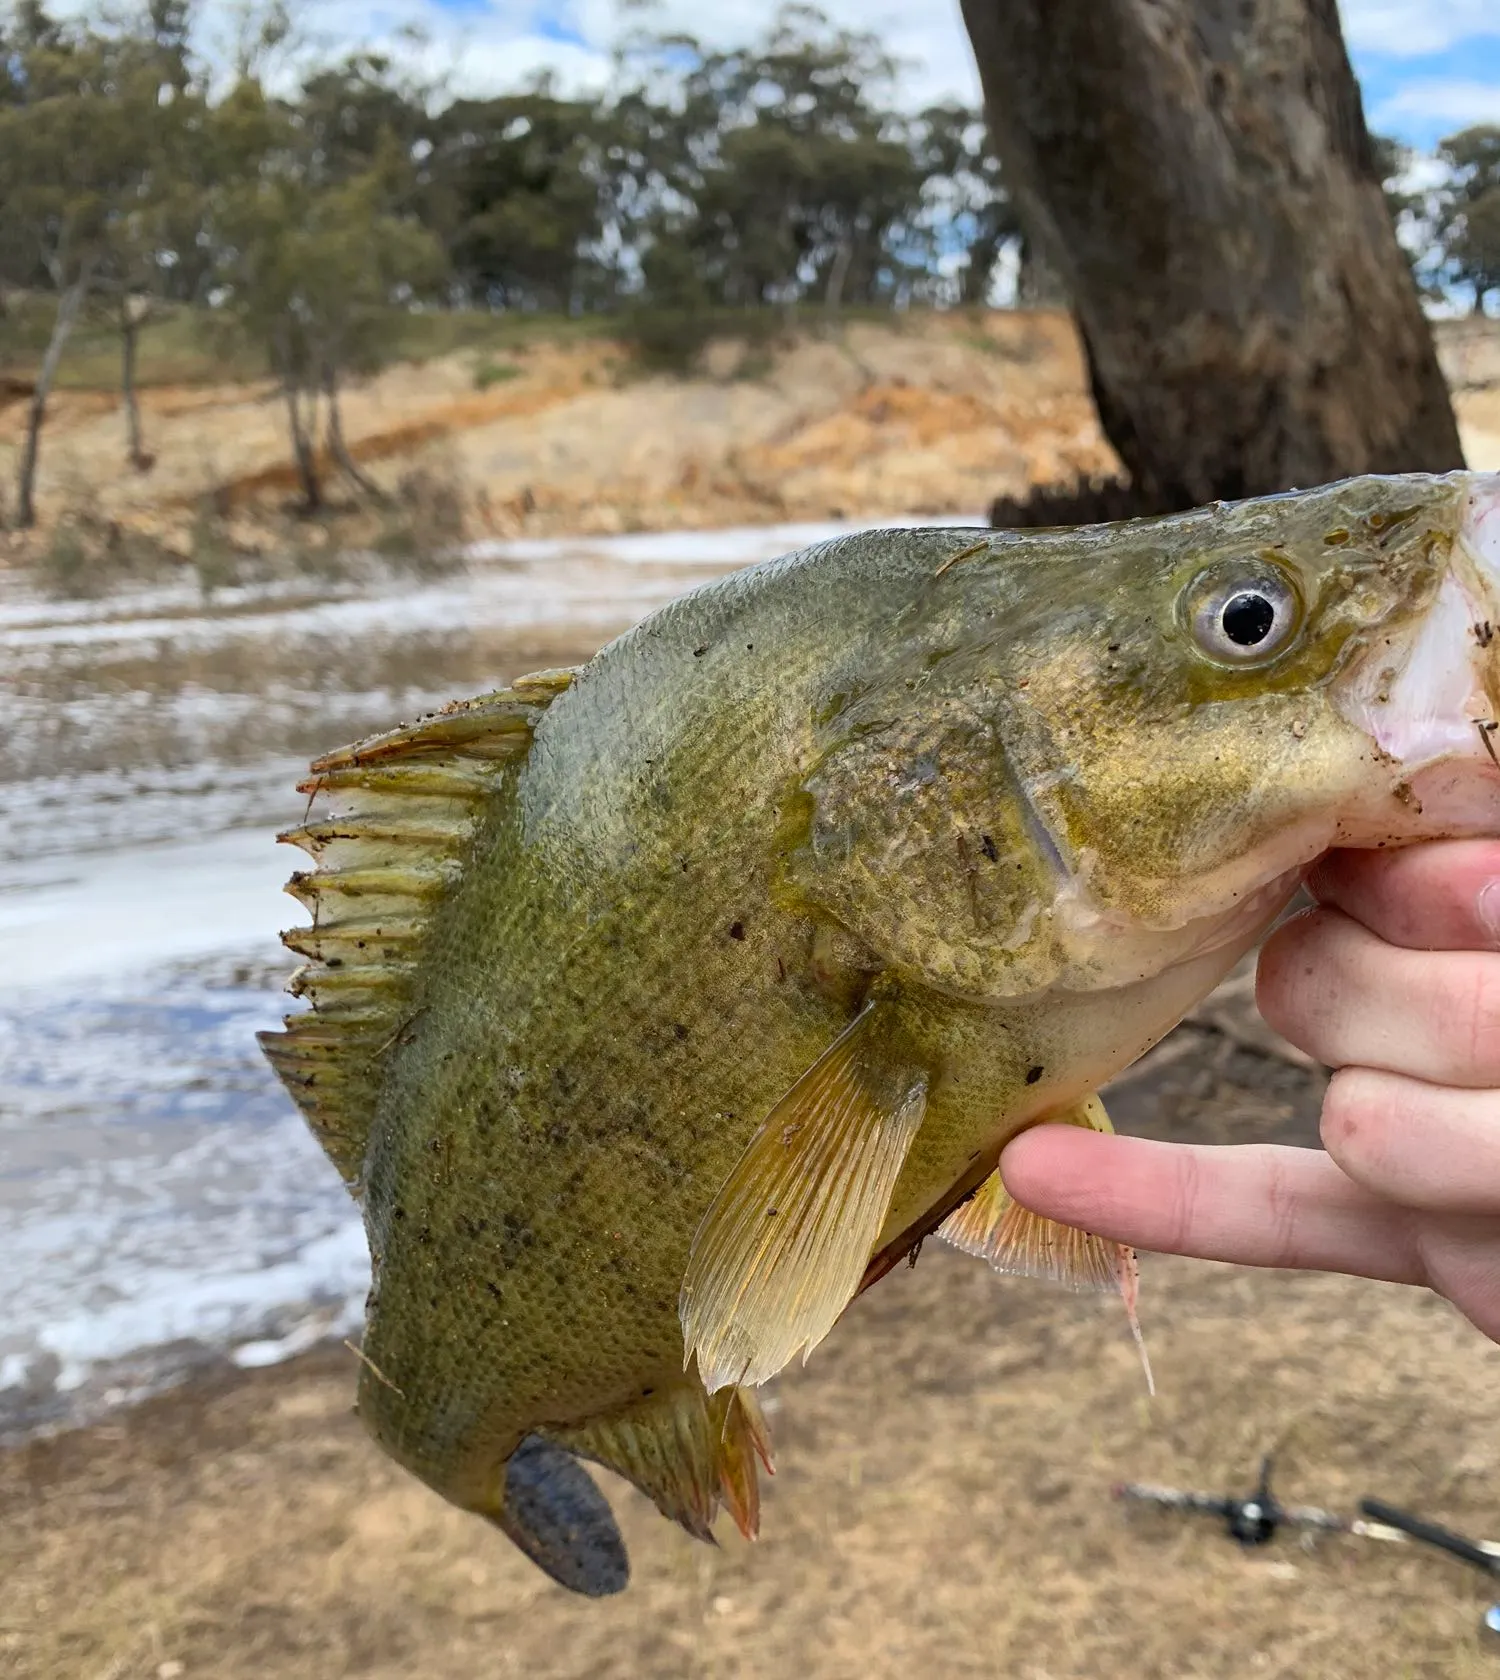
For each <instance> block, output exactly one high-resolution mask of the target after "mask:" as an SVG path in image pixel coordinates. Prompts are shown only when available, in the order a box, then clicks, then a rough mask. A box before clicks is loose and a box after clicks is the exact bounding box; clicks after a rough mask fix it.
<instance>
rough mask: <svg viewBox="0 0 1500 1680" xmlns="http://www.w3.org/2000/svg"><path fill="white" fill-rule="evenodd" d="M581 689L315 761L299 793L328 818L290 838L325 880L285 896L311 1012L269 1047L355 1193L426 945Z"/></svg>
mask: <svg viewBox="0 0 1500 1680" xmlns="http://www.w3.org/2000/svg"><path fill="white" fill-rule="evenodd" d="M572 679H573V673H572V672H571V671H538V672H536V673H534V674H533V675H531V676H527V677H520V678H518V679H517V680H516V682H515V683H514V684H512V686H511V687H510V688H508V689H502V690H500V691H499V692H498V693H495V694H485V695H481V696H480V697H479V698H478V699H477V700H460V701H455V702H454V703H453V704H452V705H451V706H446V707H444V708H443V710H442V711H440V712H434V713H433V714H432V715H431V716H430V717H426V718H422V719H420V720H419V721H418V722H416V723H414V724H409V725H404V726H403V727H402V728H400V729H393V730H390V731H389V732H388V733H386V734H384V735H376V736H373V737H371V738H370V739H369V740H366V741H360V742H358V743H356V744H355V745H354V746H351V747H342V748H340V749H339V750H338V751H337V752H332V753H329V754H327V755H326V756H325V757H323V758H320V759H318V760H316V761H315V763H314V764H313V765H312V769H311V773H310V774H309V776H308V777H307V779H306V780H304V781H303V782H301V783H299V784H298V790H299V792H302V793H306V794H307V795H309V808H310V807H311V804H312V801H313V800H314V799H317V798H320V797H321V798H323V799H326V801H327V802H328V804H329V806H330V807H331V809H330V810H329V811H328V813H327V814H326V815H320V816H319V818H318V819H317V820H316V821H312V822H306V823H304V824H303V825H302V826H301V827H300V828H295V829H291V830H289V831H288V832H287V833H285V834H283V835H281V836H280V838H281V839H282V840H285V841H287V842H289V843H290V844H292V845H294V846H300V847H301V848H302V849H303V850H304V851H305V852H307V853H309V854H310V855H311V856H312V858H313V859H314V860H315V862H316V865H317V867H316V868H314V869H311V870H307V871H304V872H301V873H299V874H296V875H294V876H293V877H292V879H291V881H290V882H289V883H288V886H287V891H288V892H289V893H291V895H292V896H293V897H294V898H296V899H298V900H300V901H301V903H303V904H304V905H306V906H307V908H308V910H309V911H311V913H312V918H313V921H312V926H311V927H302V928H294V929H293V930H292V931H291V932H290V933H285V934H283V935H282V940H283V942H284V943H285V944H286V945H288V946H289V947H290V948H291V949H292V950H294V951H299V952H301V953H302V955H304V956H305V957H307V958H308V959H309V960H308V962H307V963H306V965H305V966H304V967H302V968H300V969H298V971H297V972H296V974H294V975H293V976H292V979H291V982H290V985H289V988H288V989H289V990H290V991H291V992H293V993H294V994H295V995H297V996H299V997H305V998H306V999H307V1000H308V1001H309V1003H310V1004H311V1005H312V1007H311V1009H310V1010H309V1011H308V1012H307V1013H306V1014H303V1015H289V1016H288V1017H287V1018H286V1030H285V1031H284V1032H279V1033H262V1034H261V1035H260V1042H261V1048H262V1049H263V1050H264V1051H265V1053H266V1056H267V1058H268V1059H269V1060H270V1063H271V1065H272V1066H273V1067H274V1068H275V1069H276V1071H277V1073H279V1074H280V1075H281V1078H282V1081H283V1083H284V1084H285V1085H286V1087H287V1089H288V1090H289V1091H290V1092H291V1094H292V1097H293V1098H294V1100H295V1101H296V1103H297V1106H298V1107H299V1108H300V1109H301V1110H302V1112H303V1114H304V1115H305V1116H306V1118H307V1122H308V1125H309V1126H310V1127H311V1128H312V1131H313V1134H314V1136H316V1138H317V1139H318V1141H319V1143H321V1144H322V1145H323V1148H324V1150H325V1151H326V1152H327V1153H328V1155H329V1157H330V1158H331V1159H332V1161H333V1163H334V1165H335V1166H336V1167H337V1168H338V1169H339V1171H340V1172H341V1173H342V1174H343V1176H344V1180H345V1182H346V1183H347V1184H348V1185H349V1186H350V1187H351V1189H354V1190H355V1191H356V1192H357V1190H358V1187H359V1179H360V1174H361V1171H362V1170H363V1166H364V1158H365V1149H366V1146H367V1143H368V1141H369V1133H370V1123H371V1119H372V1117H373V1115H374V1111H375V1102H376V1097H377V1095H378V1091H379V1080H380V1059H381V1056H382V1055H383V1053H384V1052H385V1051H386V1050H387V1049H389V1047H390V1046H391V1045H392V1044H394V1043H395V1042H396V1041H397V1040H398V1039H399V1038H400V1036H401V1034H402V1032H403V1031H404V1030H405V1028H406V1027H407V1026H408V1025H409V1024H410V1022H411V1020H412V1019H413V1018H414V993H415V989H416V975H417V966H418V961H419V958H420V956H421V948H422V941H423V938H424V936H425V934H426V930H427V927H428V925H429V923H430V921H431V918H432V915H433V912H434V911H435V910H436V908H437V906H438V905H439V904H440V903H441V902H442V900H443V898H444V896H445V895H446V894H447V893H448V891H449V890H450V889H451V887H452V885H453V883H454V882H455V881H456V880H458V878H459V877H460V876H461V875H462V873H463V869H464V864H465V862H466V861H467V858H468V851H469V846H470V843H471V842H472V839H473V836H474V832H475V829H476V828H477V826H478V823H479V819H480V815H481V813H482V811H483V809H484V805H485V802H486V800H487V799H488V798H489V797H490V795H491V793H492V792H493V791H494V788H495V786H496V783H497V779H498V778H499V777H500V776H501V775H503V774H504V772H505V770H506V768H507V766H509V765H511V764H513V763H515V762H516V761H517V760H519V759H522V758H524V757H525V755H526V752H527V749H528V748H529V747H530V745H531V736H532V731H533V729H534V728H535V727H536V724H537V722H538V720H539V719H540V717H541V715H542V712H543V711H544V710H545V708H546V707H547V706H548V705H549V704H550V703H551V702H552V700H553V699H555V698H556V696H557V695H559V694H561V693H562V692H563V690H564V689H565V688H567V686H568V684H569V683H570V682H571V681H572Z"/></svg>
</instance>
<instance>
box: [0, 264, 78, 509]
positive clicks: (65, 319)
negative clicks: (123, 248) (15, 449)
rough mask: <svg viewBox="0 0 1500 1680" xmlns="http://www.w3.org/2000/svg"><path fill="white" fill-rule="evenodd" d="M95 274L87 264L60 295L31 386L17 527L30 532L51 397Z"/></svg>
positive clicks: (18, 478) (18, 479)
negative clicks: (58, 369) (38, 460)
mask: <svg viewBox="0 0 1500 1680" xmlns="http://www.w3.org/2000/svg"><path fill="white" fill-rule="evenodd" d="M93 277H94V265H93V264H92V263H91V262H90V263H85V264H84V265H83V268H82V270H81V271H80V273H79V275H78V277H77V279H75V280H74V281H73V283H72V284H71V285H70V286H65V287H64V288H63V290H62V291H61V293H60V294H59V295H58V300H57V313H56V314H55V315H54V316H53V318H52V336H51V338H49V339H48V341H47V349H46V353H45V354H44V355H43V357H42V365H41V368H40V369H39V370H38V372H37V376H36V383H35V385H33V386H32V388H31V401H30V403H29V404H28V406H27V410H26V436H25V438H24V440H23V442H22V444H21V458H20V461H19V463H18V465H17V467H16V519H15V523H16V528H17V529H18V530H22V531H29V530H30V529H31V527H32V526H33V525H35V524H36V467H37V459H38V457H39V456H40V454H41V448H42V425H43V422H44V421H45V420H46V418H47V400H48V398H49V397H50V396H51V395H52V386H53V384H54V382H55V381H56V379H57V368H58V364H59V363H60V362H61V361H62V353H63V348H64V346H65V345H66V344H67V342H68V335H69V334H70V333H71V332H72V331H73V326H74V323H75V322H76V321H77V319H78V312H79V310H80V309H82V307H83V300H84V299H85V298H86V297H87V296H88V290H89V286H90V284H91V282H92V280H93Z"/></svg>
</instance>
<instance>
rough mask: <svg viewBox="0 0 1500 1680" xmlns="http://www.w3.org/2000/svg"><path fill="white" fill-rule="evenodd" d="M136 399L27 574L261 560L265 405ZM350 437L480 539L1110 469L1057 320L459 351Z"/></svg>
mask: <svg viewBox="0 0 1500 1680" xmlns="http://www.w3.org/2000/svg"><path fill="white" fill-rule="evenodd" d="M1439 344H1440V351H1441V354H1442V358H1443V361H1444V365H1445V367H1446V369H1447V372H1448V376H1449V379H1450V383H1451V384H1452V386H1453V389H1454V401H1455V406H1456V408H1457V410H1458V413H1459V418H1460V422H1461V425H1462V429H1463V434H1464V439H1465V444H1466V448H1467V450H1468V455H1469V460H1470V464H1471V465H1474V466H1489V467H1497V466H1500V331H1497V330H1496V328H1495V324H1494V323H1492V322H1490V323H1486V322H1457V323H1444V324H1442V325H1441V326H1440V329H1439ZM142 402H143V407H144V424H145V437H146V444H147V448H148V449H149V451H150V452H151V455H152V456H153V458H154V464H153V466H152V467H151V470H150V471H149V472H146V473H137V472H132V471H129V470H127V468H126V466H125V462H124V431H123V420H122V416H121V413H120V409H119V402H118V398H117V396H116V395H115V394H114V393H113V392H110V391H78V390H64V391H60V392H58V393H57V394H56V396H55V398H54V401H53V404H52V408H51V410H50V413H49V418H48V422H47V429H46V432H45V434H44V439H43V450H42V461H41V470H40V476H39V480H38V496H39V506H40V510H41V517H42V532H41V535H40V537H39V538H38V537H32V538H24V537H11V538H7V539H4V540H3V542H0V552H10V553H11V554H12V556H13V557H14V558H21V557H23V556H24V555H25V554H26V553H28V552H29V551H30V550H31V549H32V548H34V547H35V546H36V544H37V542H38V541H45V540H46V532H47V529H48V527H49V526H50V525H52V524H55V522H56V521H57V519H58V518H59V517H60V516H61V515H63V514H64V513H65V512H68V511H70V510H72V511H75V512H76V511H77V510H79V509H87V510H88V512H89V514H90V515H91V516H92V517H94V518H96V519H102V520H105V521H114V522H117V523H118V524H119V525H121V526H122V527H124V528H125V529H127V530H136V531H140V532H144V533H146V534H148V535H151V536H153V537H156V538H157V539H159V540H163V541H165V542H166V543H167V544H168V546H169V547H170V546H172V545H176V546H178V547H181V548H183V549H184V550H185V549H186V546H187V544H188V542H189V538H190V528H191V526H192V522H193V518H194V514H195V512H196V510H197V509H198V508H199V507H200V506H202V505H203V504H204V503H205V500H207V501H208V502H211V503H212V505H214V506H215V507H217V508H218V509H219V510H220V511H221V512H226V511H227V513H228V515H229V517H230V518H231V520H232V521H238V534H239V536H241V537H242V538H243V539H244V540H245V541H246V542H247V543H250V544H251V545H252V546H253V545H254V542H255V540H256V528H257V521H258V520H262V519H264V518H266V517H268V516H269V515H270V513H271V512H272V511H273V510H275V509H277V508H279V507H281V506H282V505H283V504H285V503H286V502H287V500H288V498H289V497H290V496H291V494H292V490H293V485H294V479H293V473H292V468H291V464H290V459H289V455H288V450H287V444H286V436H285V426H284V419H283V414H282V409H281V405H280V402H279V400H278V398H277V396H276V393H275V392H274V390H273V389H272V388H271V387H270V386H269V385H266V384H260V385H245V384H223V385H192V386H171V385H163V386H156V387H151V388H148V389H146V390H145V391H144V392H143V395H142ZM23 418H24V404H23V403H21V402H20V401H14V402H11V403H10V404H9V405H5V406H0V486H8V485H9V484H10V482H11V480H12V478H13V467H14V460H15V454H16V450H17V448H18V445H19V442H20V439H21V435H22V431H21V429H22V423H23ZM344 425H345V430H346V433H347V435H348V438H349V440H350V443H351V446H352V450H353V453H354V455H355V456H356V457H357V458H358V459H359V461H360V463H361V465H362V468H363V469H364V470H365V471H366V472H367V473H368V474H369V475H371V476H372V477H373V478H374V479H376V480H377V481H378V482H380V483H381V484H383V485H384V486H385V488H387V489H388V490H389V489H392V488H394V487H396V486H397V485H398V484H399V481H400V480H401V478H402V476H403V475H406V474H409V473H411V472H412V471H413V470H414V469H421V470H423V471H424V472H425V473H427V474H429V475H435V476H437V477H439V478H442V479H444V480H446V481H449V482H451V483H452V484H453V485H454V486H455V487H456V489H457V490H458V491H459V492H460V493H461V495H462V498H463V500H464V503H465V505H466V512H467V516H468V525H469V529H470V531H471V533H472V534H474V535H486V534H489V535H499V536H514V535H520V534H547V533H556V532H563V533H574V532H591V531H598V532H609V531H620V530H645V529H666V528H675V527H693V526H712V525H723V524H734V523H761V522H765V521H768V520H777V519H821V518H838V517H856V516H859V517H863V516H868V517H869V518H871V519H878V518H879V517H880V516H881V515H882V514H900V513H911V514H920V513H924V512H943V513H949V512H954V511H959V512H968V513H976V514H977V513H982V512H983V510H984V509H985V508H986V507H987V506H988V505H989V503H990V501H991V500H992V499H993V497H995V496H996V495H998V494H1001V493H1005V494H1019V493H1022V492H1024V491H1025V490H1026V489H1027V488H1028V487H1029V486H1031V485H1035V484H1043V483H1049V482H1055V481H1061V480H1070V479H1072V478H1074V477H1076V476H1078V475H1080V474H1083V475H1087V474H1094V473H1106V472H1109V471H1111V470H1113V468H1114V466H1115V460H1114V456H1113V454H1112V452H1111V450H1110V449H1109V447H1108V445H1107V444H1106V443H1105V441H1104V438H1103V435H1102V433H1101V432H1100V430H1099V426H1098V423H1097V421H1096V419H1095V416H1094V412H1093V407H1092V404H1091V402H1090V400H1089V396H1088V392H1087V385H1086V379H1085V375H1084V369H1083V363H1082V360H1081V357H1080V355H1079V349H1078V344H1077V340H1076V338H1075V336H1074V333H1073V329H1072V326H1071V323H1070V321H1069V319H1068V317H1067V316H1066V315H1065V314H1062V313H1059V312H1056V311H1052V312H1048V311H1033V312H1025V311H991V312H963V313H959V314H953V315H935V314H930V313H929V314H912V315H910V316H905V317H897V318H894V319H893V320H892V321H891V322H889V323H872V322H859V321H853V322H850V323H848V324H847V325H846V326H844V327H842V328H840V329H838V330H836V331H830V332H824V333H811V332H809V333H804V334H802V335H801V336H800V337H798V338H797V339H795V340H794V341H792V342H790V343H786V344H782V345H781V346H780V347H779V348H775V347H773V348H770V349H767V348H765V347H757V346H751V345H747V344H739V343H733V342H719V343H715V344H713V345H711V346H710V347H709V349H708V351H707V352H706V354H705V356H704V358H703V360H702V365H701V367H700V369H699V371H698V372H697V374H695V376H694V377H692V378H685V379H684V378H669V377H665V376H653V377H644V376H642V375H640V373H639V372H638V371H635V370H633V367H632V364H631V363H630V361H629V358H628V357H627V356H626V354H625V352H624V351H623V350H622V349H621V347H620V346H619V345H616V344H614V343H612V342H610V341H608V340H605V339H587V338H577V337H574V338H571V339H567V340H559V341H557V342H549V341H546V340H542V341H538V342H536V343H532V344H525V345H518V346H517V347H516V348H515V349H514V350H512V351H507V353H506V355H505V357H504V358H503V360H501V361H500V362H497V361H496V359H495V357H494V356H493V355H492V354H489V353H487V352H482V351H479V350H470V351H464V352H460V353H455V354H451V355H445V356H440V357H436V358H433V359H431V360H428V361H423V362H405V363H401V364H398V365H396V366H393V367H391V368H389V369H387V370H386V371H385V372H384V373H382V374H380V375H379V376H378V377H376V378H373V379H371V380H368V381H366V382H364V383H362V384H359V385H356V386H354V387H351V389H350V390H349V391H348V393H347V394H346V397H345V400H344ZM331 488H332V490H333V493H334V495H335V498H337V497H338V495H339V494H340V493H341V492H340V490H339V485H338V483H337V481H336V479H335V481H334V482H333V484H332V486H331ZM263 540H264V534H263V533H262V541H263Z"/></svg>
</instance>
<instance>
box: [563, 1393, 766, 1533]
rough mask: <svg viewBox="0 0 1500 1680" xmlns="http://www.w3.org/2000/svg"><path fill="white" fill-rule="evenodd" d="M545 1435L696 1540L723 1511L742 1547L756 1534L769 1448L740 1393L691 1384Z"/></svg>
mask: <svg viewBox="0 0 1500 1680" xmlns="http://www.w3.org/2000/svg"><path fill="white" fill-rule="evenodd" d="M546 1434H547V1438H548V1439H549V1440H552V1441H556V1442H557V1443H558V1444H559V1445H561V1446H565V1447H567V1448H569V1449H570V1450H571V1451H573V1452H576V1453H578V1454H579V1455H580V1456H581V1457H583V1458H591V1459H593V1460H594V1462H595V1463H596V1464H602V1465H604V1466H605V1468H606V1469H609V1470H613V1471H615V1472H616V1473H617V1474H618V1475H621V1476H623V1477H624V1478H625V1479H626V1481H628V1482H631V1483H633V1484H634V1485H635V1486H636V1487H638V1488H639V1489H640V1490H641V1492H642V1493H644V1494H645V1495H646V1496H647V1497H648V1498H649V1499H652V1500H654V1501H655V1503H656V1507H657V1509H658V1510H659V1511H660V1512H661V1513H662V1515H663V1516H667V1517H671V1518H672V1519H673V1521H674V1522H679V1523H681V1524H682V1526H683V1527H684V1528H685V1529H686V1530H687V1531H688V1533H689V1534H691V1535H693V1536H694V1537H695V1538H696V1539H699V1540H711V1539H712V1538H713V1532H712V1524H713V1520H714V1516H715V1515H716V1513H717V1512H718V1509H719V1507H720V1505H723V1506H725V1507H726V1508H727V1509H728V1511H729V1514H730V1515H731V1516H732V1517H733V1518H734V1521H735V1526H736V1527H737V1528H738V1529H739V1531H740V1533H741V1534H743V1535H744V1536H745V1538H746V1539H747V1540H753V1539H754V1538H755V1536H756V1533H757V1532H758V1530H759V1527H760V1481H759V1476H758V1474H757V1470H756V1461H757V1460H759V1462H760V1463H761V1464H763V1465H764V1466H765V1468H766V1470H767V1472H769V1471H770V1470H771V1443H770V1437H769V1436H768V1435H767V1433H766V1426H765V1420H764V1419H763V1418H762V1417H761V1413H760V1407H759V1406H757V1405H756V1403H755V1398H754V1396H753V1395H751V1394H748V1393H746V1392H745V1391H744V1390H743V1389H738V1388H729V1389H724V1390H721V1391H720V1392H719V1393H718V1394H714V1395H709V1394H705V1393H704V1391H703V1385H702V1384H701V1383H700V1382H697V1381H696V1380H695V1379H693V1378H692V1377H688V1378H686V1379H685V1380H684V1381H683V1382H681V1383H680V1384H677V1385H675V1386H673V1387H672V1388H670V1389H664V1390H661V1391H659V1392H657V1393H655V1394H653V1395H651V1396H650V1397H649V1398H647V1399H643V1400H638V1401H636V1402H635V1403H634V1404H633V1405H630V1406H627V1407H625V1408H624V1409H623V1410H621V1411H618V1412H615V1413H613V1414H612V1415H611V1416H608V1417H604V1418H595V1419H593V1420H592V1421H591V1422H589V1423H586V1424H581V1425H578V1426H576V1427H574V1428H570V1429H551V1430H548V1431H547V1432H546Z"/></svg>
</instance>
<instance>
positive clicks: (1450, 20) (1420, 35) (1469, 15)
mask: <svg viewBox="0 0 1500 1680" xmlns="http://www.w3.org/2000/svg"><path fill="white" fill-rule="evenodd" d="M1339 9H1340V11H1341V12H1342V14H1343V20H1344V38H1345V40H1346V41H1347V43H1348V45H1349V47H1350V49H1351V50H1352V51H1354V52H1370V53H1385V54H1388V55H1389V56H1390V57H1392V58H1415V57H1417V56H1419V55H1420V54H1422V53H1437V52H1444V51H1446V50H1447V49H1448V48H1449V47H1452V46H1456V45H1457V44H1458V43H1459V42H1460V41H1465V40H1469V39H1471V38H1472V37H1473V36H1476V35H1500V6H1497V5H1496V3H1495V0H1341V4H1340V8H1339Z"/></svg>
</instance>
